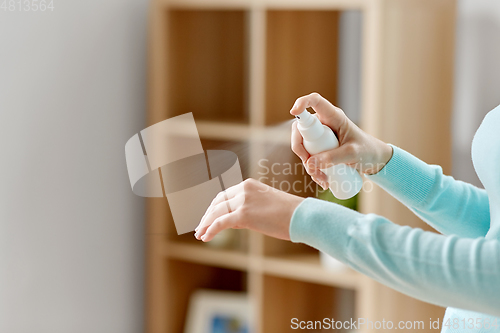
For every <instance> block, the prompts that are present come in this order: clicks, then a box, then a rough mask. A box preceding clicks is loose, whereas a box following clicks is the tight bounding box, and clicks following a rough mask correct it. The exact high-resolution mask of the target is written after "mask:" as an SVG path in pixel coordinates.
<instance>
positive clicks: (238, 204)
mask: <svg viewBox="0 0 500 333" xmlns="http://www.w3.org/2000/svg"><path fill="white" fill-rule="evenodd" d="M302 200H304V198H301V197H298V196H295V195H292V194H288V193H285V192H282V191H279V190H277V189H275V188H272V187H270V186H268V185H265V184H263V183H261V182H259V181H257V180H254V179H251V178H249V179H247V180H245V181H243V182H241V183H239V184H238V185H235V186H233V187H230V188H228V189H227V190H226V191H223V192H220V193H219V194H218V195H217V196H216V197H215V199H214V200H213V201H212V203H211V204H210V207H208V209H207V211H206V212H205V215H204V216H203V218H202V219H201V222H200V224H199V225H198V227H197V228H196V229H195V231H196V233H195V237H196V238H197V239H201V240H202V241H204V242H208V241H210V240H211V239H212V238H213V237H214V236H215V235H216V234H217V233H219V232H220V231H222V230H224V229H229V228H233V229H243V228H245V229H250V230H255V231H258V232H260V233H263V234H265V235H268V236H271V237H275V238H280V239H285V240H290V232H289V228H290V219H291V218H292V214H293V212H294V210H295V208H296V207H297V206H298V205H299V204H300V203H301V202H302Z"/></svg>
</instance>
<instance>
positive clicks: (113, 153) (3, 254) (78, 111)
mask: <svg viewBox="0 0 500 333" xmlns="http://www.w3.org/2000/svg"><path fill="white" fill-rule="evenodd" d="M0 3H3V4H5V3H6V6H7V7H5V8H2V9H0V43H1V44H0V128H1V130H0V138H1V147H2V152H3V159H2V163H1V167H0V170H1V174H2V178H1V179H2V181H1V186H0V331H1V332H11V333H17V332H23V333H24V332H30V333H31V332H38V333H45V332H47V333H49V332H50V333H58V332H65V333H66V332H75V333H77V332H89V331H92V332H103V333H104V332H106V333H110V332H117V333H118V332H119V333H127V332H130V333H136V332H141V331H143V327H144V270H145V268H144V266H145V260H144V257H145V253H144V248H145V242H144V233H145V223H144V221H145V220H144V216H145V214H144V201H143V199H141V198H139V197H136V196H134V195H133V193H132V191H131V189H130V183H129V180H128V175H127V170H126V165H125V158H124V144H125V142H126V141H127V140H128V138H130V137H131V136H132V135H134V134H135V133H137V132H138V131H140V130H141V129H143V128H144V127H146V110H147V105H146V97H147V87H146V83H147V52H146V48H147V39H148V29H147V27H148V15H147V11H148V5H149V2H148V1H145V0H122V1H117V0H100V1H95V0H87V1H76V0H72V1H64V2H63V1H54V3H53V7H54V8H53V10H51V11H49V10H47V11H45V12H43V13H42V12H34V11H18V10H15V11H9V9H8V6H9V4H10V2H9V1H3V2H2V1H0ZM16 6H17V4H16ZM356 22H357V19H356V17H355V15H354V16H353V18H351V19H350V20H347V21H346V22H344V23H343V24H345V25H346V27H347V28H345V29H343V30H342V31H343V33H344V34H345V35H343V38H344V40H348V41H356V39H358V40H359V38H360V34H359V32H360V30H359V26H357V23H356ZM456 37H457V39H456V48H455V49H456V53H455V56H456V58H455V71H454V72H455V80H454V98H453V103H454V106H453V117H452V129H453V131H452V133H453V145H452V146H453V152H452V153H453V172H452V174H453V176H455V177H456V178H457V179H461V180H465V181H468V182H471V183H473V184H476V185H478V186H481V184H480V182H479V180H478V179H477V177H476V175H475V173H474V170H473V167H472V163H471V157H470V144H471V140H472V136H473V134H474V132H475V130H476V129H477V127H478V126H479V124H480V122H481V120H482V118H483V117H484V115H485V114H486V113H487V112H488V111H489V110H491V109H492V108H494V107H495V106H497V105H498V104H500V88H499V87H500V61H498V59H500V43H499V42H500V2H498V1H496V0H459V1H458V17H457V27H456ZM345 49H346V50H349V47H346V48H345ZM350 49H351V50H354V51H353V52H355V50H356V43H355V42H354V43H353V45H352V46H351V48H350ZM340 58H341V59H344V60H343V61H345V64H346V66H347V67H348V66H349V61H351V62H352V59H353V58H352V57H350V56H349V54H347V55H340ZM353 66H355V64H354V65H353ZM353 70H354V71H355V67H354V69H353ZM347 73H349V71H347ZM351 73H352V72H351ZM342 75H344V74H343V73H340V76H342ZM346 75H347V77H345V78H344V79H343V80H344V81H341V82H346V85H348V84H352V85H356V84H359V83H356V82H350V81H349V80H351V79H352V76H349V74H346ZM339 89H340V94H342V86H340V87H339ZM346 94H347V95H348V94H349V91H347V92H344V95H346ZM339 98H340V97H339ZM349 101H352V99H349V98H347V99H346V101H345V102H344V103H345V105H341V106H342V107H344V109H346V112H348V110H352V112H353V114H352V116H353V117H356V114H355V109H356V108H359V105H356V103H355V102H349ZM291 102H293V101H291ZM349 103H350V104H349ZM353 103H354V104H353Z"/></svg>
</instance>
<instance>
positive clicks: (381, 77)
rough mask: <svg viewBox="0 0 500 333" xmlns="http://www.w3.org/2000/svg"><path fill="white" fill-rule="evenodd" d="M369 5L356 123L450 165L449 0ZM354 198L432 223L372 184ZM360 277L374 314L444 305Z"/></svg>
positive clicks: (404, 220) (414, 221) (396, 315)
mask: <svg viewBox="0 0 500 333" xmlns="http://www.w3.org/2000/svg"><path fill="white" fill-rule="evenodd" d="M373 5H374V6H373V7H372V8H370V12H368V16H367V18H368V20H367V21H365V22H367V23H368V24H369V25H368V26H366V27H365V34H367V35H369V36H371V37H372V40H368V39H367V40H365V46H366V48H365V56H364V59H365V70H364V73H365V74H366V77H365V78H364V80H365V81H364V86H363V87H364V96H365V99H364V101H363V118H362V119H363V121H362V127H363V128H364V129H365V130H367V131H368V132H370V133H371V134H373V135H374V136H376V137H378V138H380V139H382V140H384V141H385V142H389V143H393V144H395V145H397V146H399V147H401V148H403V149H405V150H407V151H409V152H410V153H412V154H413V155H415V156H417V157H419V158H421V159H422V160H424V161H425V162H427V163H434V164H439V165H441V166H443V169H444V171H445V173H446V172H449V171H450V169H451V133H450V118H451V110H452V104H451V103H452V91H453V54H454V35H455V5H456V4H455V1H454V0H377V1H376V2H374V4H373ZM360 206H361V210H362V212H364V213H368V212H370V213H376V214H379V215H382V216H385V217H387V218H389V219H390V220H391V221H393V222H395V223H399V224H403V225H410V226H412V227H420V228H423V229H426V230H431V229H432V228H430V227H429V226H428V225H426V224H425V223H424V222H422V221H421V220H420V219H419V218H418V217H416V216H415V215H414V214H413V213H412V212H410V211H409V210H408V209H407V208H406V207H405V206H403V205H402V204H401V203H399V202H398V201H397V200H396V199H394V198H392V197H391V196H390V195H389V194H387V193H386V192H384V191H383V190H381V189H380V188H377V187H375V188H374V190H373V191H370V192H369V193H363V194H362V196H361V205H360ZM367 283H368V286H367V288H366V290H365V294H366V295H368V296H367V297H366V298H365V301H366V302H368V303H374V302H376V303H379V304H383V305H384V306H383V307H373V306H367V307H366V308H364V309H363V310H364V311H369V315H370V316H371V317H372V318H373V320H378V319H382V318H385V319H386V320H393V321H398V320H412V321H413V320H423V321H424V322H427V321H428V319H429V318H431V317H432V318H438V317H442V315H443V313H444V309H443V308H440V307H437V306H434V305H430V304H426V303H423V302H420V301H418V300H416V299H412V298H410V297H408V296H405V295H403V294H401V293H398V292H396V291H394V290H392V289H389V288H387V287H385V286H381V285H379V284H378V283H374V282H367ZM375 331H376V330H373V332H375ZM405 331H406V330H405ZM367 332H371V331H370V330H368V331H367Z"/></svg>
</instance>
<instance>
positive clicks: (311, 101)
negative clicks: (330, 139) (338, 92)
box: [290, 93, 347, 133]
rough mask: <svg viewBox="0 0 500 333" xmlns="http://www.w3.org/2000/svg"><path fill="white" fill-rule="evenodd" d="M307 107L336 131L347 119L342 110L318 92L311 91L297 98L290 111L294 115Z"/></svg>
mask: <svg viewBox="0 0 500 333" xmlns="http://www.w3.org/2000/svg"><path fill="white" fill-rule="evenodd" d="M309 107H311V108H313V109H314V111H316V114H317V115H318V118H319V120H320V121H321V122H322V123H323V124H326V125H328V126H330V127H331V128H332V129H333V130H334V131H335V132H336V133H337V131H338V129H339V128H340V127H341V126H342V125H343V124H344V122H345V121H346V119H347V117H346V115H345V114H344V111H342V110H341V109H340V108H338V107H336V106H334V105H333V104H332V103H330V102H329V101H328V100H326V99H325V98H324V97H323V96H321V95H320V94H318V93H312V94H309V95H306V96H302V97H299V98H297V100H296V101H295V103H294V104H293V107H292V109H291V110H290V113H291V114H292V115H294V116H296V115H299V114H300V113H302V112H303V111H304V110H305V109H307V108H309Z"/></svg>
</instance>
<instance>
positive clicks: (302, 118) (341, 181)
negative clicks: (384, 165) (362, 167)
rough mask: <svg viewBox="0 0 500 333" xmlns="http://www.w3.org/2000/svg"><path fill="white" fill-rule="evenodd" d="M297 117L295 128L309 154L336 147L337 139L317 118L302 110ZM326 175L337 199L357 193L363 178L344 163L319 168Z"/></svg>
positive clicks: (350, 196) (343, 198) (337, 144)
mask: <svg viewBox="0 0 500 333" xmlns="http://www.w3.org/2000/svg"><path fill="white" fill-rule="evenodd" d="M295 117H296V118H297V121H298V124H297V128H298V130H299V132H300V134H301V135H302V138H303V139H304V148H305V149H306V150H307V152H308V153H309V154H311V155H315V154H319V153H322V152H324V151H327V150H331V149H334V148H337V147H338V146H339V141H338V140H337V137H336V136H335V133H333V131H332V129H331V128H330V127H328V126H326V125H323V124H322V123H321V122H320V121H319V119H318V118H316V117H314V116H313V115H312V114H310V113H309V112H308V111H307V110H304V112H302V113H301V114H299V115H298V116H295ZM321 171H322V172H324V173H325V175H326V176H327V177H328V183H329V184H330V191H332V193H333V195H334V196H335V197H336V198H338V199H342V200H345V199H349V198H352V197H353V196H355V195H356V194H358V192H359V191H360V190H361V187H362V186H363V180H362V179H361V176H360V175H359V173H358V171H357V170H356V169H354V168H352V167H350V166H348V165H346V164H337V165H333V166H331V167H329V168H327V169H321Z"/></svg>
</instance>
